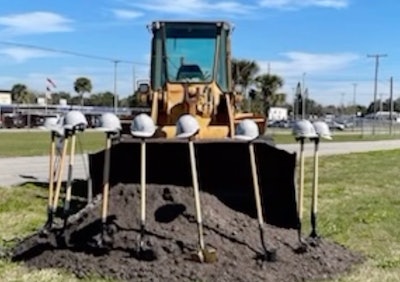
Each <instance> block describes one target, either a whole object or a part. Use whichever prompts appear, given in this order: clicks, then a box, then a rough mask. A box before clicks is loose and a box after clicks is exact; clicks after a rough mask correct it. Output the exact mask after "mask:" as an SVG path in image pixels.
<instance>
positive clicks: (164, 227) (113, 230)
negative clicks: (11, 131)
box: [13, 184, 363, 282]
mask: <svg viewBox="0 0 400 282" xmlns="http://www.w3.org/2000/svg"><path fill="white" fill-rule="evenodd" d="M147 188H148V191H147V197H148V198H147V223H146V229H147V234H146V235H145V240H146V245H147V247H148V248H151V249H152V250H153V251H154V252H155V254H156V256H157V258H156V259H155V260H152V261H143V260H138V259H137V257H135V249H136V246H137V244H138V237H139V226H140V224H139V218H140V215H139V212H140V194H139V193H140V189H139V186H138V185H121V184H120V185H117V186H115V187H114V188H113V189H111V195H110V227H109V228H108V236H106V237H107V238H108V240H107V242H108V243H109V246H110V250H109V252H106V253H99V252H97V251H96V250H97V249H96V245H95V242H96V239H99V238H100V236H99V234H100V233H101V224H100V221H99V218H100V209H101V202H100V198H97V199H96V200H95V202H94V204H92V205H90V206H88V207H86V208H85V209H83V210H82V211H80V212H79V213H78V214H76V215H74V216H73V217H71V218H70V224H69V226H68V228H67V230H66V232H65V236H64V238H67V239H68V240H67V245H63V244H62V243H63V240H60V239H57V238H60V234H58V235H57V232H58V233H59V231H60V230H61V229H57V228H55V229H54V230H53V231H52V232H51V233H49V234H47V235H40V234H39V233H38V234H34V235H33V236H31V237H30V238H27V239H26V240H24V241H23V242H21V243H20V244H19V245H18V246H17V247H16V248H15V249H14V252H13V259H14V260H16V261H24V262H25V263H26V264H27V265H28V266H31V267H36V268H40V269H42V268H49V267H54V268H64V269H67V270H69V271H71V272H73V273H74V274H75V275H77V276H78V277H85V276H87V275H89V274H95V275H100V276H103V277H111V278H115V279H121V280H128V281H219V282H222V281H287V282H289V281H305V280H312V279H321V278H330V277H334V276H337V275H339V274H341V273H343V272H346V271H349V270H350V268H351V267H352V266H353V265H354V264H356V263H359V262H361V261H362V260H363V259H362V257H361V256H360V255H359V254H356V253H353V252H351V251H349V250H347V249H346V248H344V247H343V246H340V245H338V244H335V243H332V242H328V241H326V240H324V239H320V240H319V241H318V244H311V243H310V242H308V248H307V252H305V253H296V252H295V249H296V248H297V247H298V239H297V232H296V230H288V229H279V228H275V227H272V226H269V225H268V226H266V227H265V240H266V243H267V245H268V246H269V247H273V248H276V250H277V261H275V262H264V263H260V261H259V260H257V259H256V257H257V253H259V252H260V251H261V250H262V248H261V243H260V235H259V230H258V224H257V220H256V219H254V218H251V217H249V216H247V215H245V214H242V213H239V212H236V211H234V210H231V209H229V208H228V207H226V206H224V205H223V204H222V203H221V202H220V201H219V200H218V199H217V198H216V197H214V196H212V195H210V194H207V193H201V201H202V206H203V220H204V233H205V237H204V238H205V242H206V245H207V246H209V247H213V248H215V249H216V250H217V256H218V261H217V262H215V263H209V264H206V263H203V264H202V263H199V262H195V261H193V260H190V259H189V258H190V254H191V253H193V252H195V251H196V247H197V234H198V233H197V225H196V220H195V212H194V211H195V209H194V198H193V191H192V189H191V188H190V187H171V186H169V187H165V186H159V185H148V186H147ZM113 219H114V220H113ZM307 232H308V231H307ZM314 243H315V242H314Z"/></svg>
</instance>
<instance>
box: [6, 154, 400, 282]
mask: <svg viewBox="0 0 400 282" xmlns="http://www.w3.org/2000/svg"><path fill="white" fill-rule="evenodd" d="M399 159H400V150H391V151H383V152H369V153H357V154H348V155H339V156H324V157H321V159H320V185H319V188H320V189H319V190H320V194H319V195H320V197H319V205H318V206H319V213H318V226H319V233H320V234H321V235H322V236H323V237H325V238H328V239H330V240H334V241H336V242H338V243H341V244H343V245H345V246H347V247H348V248H350V249H352V250H355V251H358V252H361V253H363V254H364V255H365V256H366V257H367V261H366V262H365V263H364V264H363V265H361V266H359V267H357V268H355V269H354V270H353V271H352V272H351V273H349V274H347V275H344V276H341V277H339V278H337V279H336V280H331V281H332V282H333V281H335V282H373V281H379V282H389V281H390V282H391V281H400V237H399V234H400V225H399V222H400V212H399V206H400V194H399V193H398V189H399V187H400V178H399V177H398V175H399V171H398V160H399ZM311 180H312V159H310V158H308V159H307V160H306V186H305V187H306V191H305V196H306V197H305V199H306V200H305V208H306V210H305V212H304V219H305V221H304V233H308V232H309V228H310V225H309V222H308V214H309V210H308V209H307V208H308V207H309V204H310V201H309V198H310V190H311V189H310V187H311ZM46 197H47V194H46V190H45V189H42V188H39V187H36V186H32V185H27V186H23V187H16V188H13V189H0V212H1V213H0V226H1V227H2V228H1V229H0V244H2V245H9V244H10V243H6V242H5V241H7V240H10V239H12V238H14V237H15V236H24V235H27V234H29V233H30V232H32V231H34V230H35V229H36V228H39V227H40V226H41V225H42V224H43V223H44V221H45V210H46ZM10 218H12V220H10ZM0 281H5V282H10V281H77V280H76V278H74V277H73V276H72V275H70V274H68V273H65V272H63V271H61V270H54V269H52V270H31V269H28V268H26V267H23V266H22V265H18V264H14V263H10V262H8V261H6V260H0ZM86 281H104V280H101V279H98V278H93V277H92V278H88V279H86Z"/></svg>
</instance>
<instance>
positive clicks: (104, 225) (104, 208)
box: [98, 132, 112, 248]
mask: <svg viewBox="0 0 400 282" xmlns="http://www.w3.org/2000/svg"><path fill="white" fill-rule="evenodd" d="M111 141H112V140H111V133H109V132H107V137H106V147H105V151H104V154H105V155H104V168H103V201H102V208H101V239H100V242H99V244H98V245H99V247H100V248H104V247H105V245H106V244H105V243H106V228H107V216H108V197H109V192H110V183H109V179H110V149H111Z"/></svg>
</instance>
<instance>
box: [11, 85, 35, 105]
mask: <svg viewBox="0 0 400 282" xmlns="http://www.w3.org/2000/svg"><path fill="white" fill-rule="evenodd" d="M11 99H12V101H13V102H14V103H17V104H23V103H27V102H29V100H30V99H29V93H28V88H27V87H26V85H25V84H20V83H17V84H14V85H13V87H12V88H11Z"/></svg>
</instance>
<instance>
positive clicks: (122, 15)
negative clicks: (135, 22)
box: [112, 9, 143, 20]
mask: <svg viewBox="0 0 400 282" xmlns="http://www.w3.org/2000/svg"><path fill="white" fill-rule="evenodd" d="M112 12H113V14H114V16H115V17H116V18H118V19H122V20H131V19H136V18H138V17H141V16H142V15H143V13H142V12H138V11H133V10H126V9H113V10H112Z"/></svg>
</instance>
